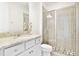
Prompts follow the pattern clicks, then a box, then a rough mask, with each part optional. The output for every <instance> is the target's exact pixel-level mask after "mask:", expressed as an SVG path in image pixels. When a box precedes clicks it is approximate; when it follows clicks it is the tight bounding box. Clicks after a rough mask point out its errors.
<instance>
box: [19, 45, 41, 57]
mask: <svg viewBox="0 0 79 59" xmlns="http://www.w3.org/2000/svg"><path fill="white" fill-rule="evenodd" d="M40 55H41V47H40V45H36V46H34V47H32V48H30V49H28V50H26V51H25V52H23V53H21V54H20V55H18V56H40Z"/></svg>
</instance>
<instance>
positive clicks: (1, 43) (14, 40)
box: [0, 34, 40, 48]
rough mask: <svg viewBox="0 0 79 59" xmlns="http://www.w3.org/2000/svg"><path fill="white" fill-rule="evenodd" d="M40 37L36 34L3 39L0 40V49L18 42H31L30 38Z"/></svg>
mask: <svg viewBox="0 0 79 59" xmlns="http://www.w3.org/2000/svg"><path fill="white" fill-rule="evenodd" d="M36 37H40V35H38V34H31V35H30V34H26V35H21V36H10V37H4V38H0V48H2V47H6V46H9V45H12V44H16V43H19V42H24V41H28V40H31V39H32V38H36Z"/></svg>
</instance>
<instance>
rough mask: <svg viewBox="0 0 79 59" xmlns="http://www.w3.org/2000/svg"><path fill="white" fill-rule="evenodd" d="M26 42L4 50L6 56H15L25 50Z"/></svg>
mask: <svg viewBox="0 0 79 59" xmlns="http://www.w3.org/2000/svg"><path fill="white" fill-rule="evenodd" d="M24 50H25V49H24V43H20V44H17V45H15V46H12V47H9V48H7V49H5V50H4V52H5V56H14V55H17V54H18V53H20V52H22V51H24Z"/></svg>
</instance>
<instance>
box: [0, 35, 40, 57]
mask: <svg viewBox="0 0 79 59" xmlns="http://www.w3.org/2000/svg"><path fill="white" fill-rule="evenodd" d="M40 55H41V41H40V36H36V37H33V38H30V39H26V38H25V39H23V41H17V42H16V43H12V45H11V44H10V45H9V46H4V47H3V48H2V49H0V56H40Z"/></svg>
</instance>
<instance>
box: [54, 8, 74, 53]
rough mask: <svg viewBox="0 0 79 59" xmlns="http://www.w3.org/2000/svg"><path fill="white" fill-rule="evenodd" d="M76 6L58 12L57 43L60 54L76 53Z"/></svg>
mask: <svg viewBox="0 0 79 59" xmlns="http://www.w3.org/2000/svg"><path fill="white" fill-rule="evenodd" d="M75 22H76V18H75V6H71V7H67V8H63V9H59V10H56V40H57V41H56V43H57V50H59V51H60V52H65V51H66V52H68V51H71V52H75V46H76V45H75V42H76V41H75V40H76V23H75Z"/></svg>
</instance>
